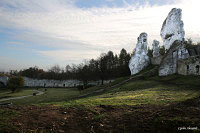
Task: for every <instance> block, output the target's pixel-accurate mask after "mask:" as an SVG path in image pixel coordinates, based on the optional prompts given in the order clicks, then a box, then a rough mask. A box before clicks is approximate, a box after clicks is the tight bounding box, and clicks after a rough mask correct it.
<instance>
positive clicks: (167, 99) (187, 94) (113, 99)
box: [56, 75, 200, 106]
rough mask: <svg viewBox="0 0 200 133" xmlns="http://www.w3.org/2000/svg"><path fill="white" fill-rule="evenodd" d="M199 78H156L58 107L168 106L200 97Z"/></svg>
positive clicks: (131, 83)
mask: <svg viewBox="0 0 200 133" xmlns="http://www.w3.org/2000/svg"><path fill="white" fill-rule="evenodd" d="M198 83H200V79H199V77H193V78H192V80H191V77H184V78H182V77H180V76H176V75H173V76H171V77H163V78H161V77H154V78H151V79H149V80H135V81H131V82H128V83H126V84H124V85H122V86H120V87H117V88H114V89H111V90H107V91H105V92H104V93H102V94H100V95H97V96H91V97H86V98H82V99H78V100H72V101H68V102H60V103H56V104H57V105H64V106H71V105H92V106H93V105H94V106H95V105H139V104H168V103H172V102H180V101H184V100H187V99H192V98H195V97H198V96H200V90H199V89H198V86H197V85H198Z"/></svg>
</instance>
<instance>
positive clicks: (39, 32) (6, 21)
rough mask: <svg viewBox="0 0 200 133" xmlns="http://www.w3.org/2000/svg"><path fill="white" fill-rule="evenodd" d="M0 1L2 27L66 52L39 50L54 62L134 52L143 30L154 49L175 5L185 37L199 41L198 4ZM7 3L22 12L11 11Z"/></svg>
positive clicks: (180, 1) (181, 1)
mask: <svg viewBox="0 0 200 133" xmlns="http://www.w3.org/2000/svg"><path fill="white" fill-rule="evenodd" d="M1 3H4V5H3V6H2V7H0V20H1V21H0V27H9V28H13V29H17V30H22V31H23V30H24V31H23V32H21V33H17V34H15V37H13V38H14V39H15V40H16V39H17V40H20V41H26V42H27V41H28V42H32V43H37V44H40V45H45V46H48V47H52V48H54V47H56V48H57V49H63V50H52V51H47V50H43V51H41V50H40V51H39V53H40V54H42V55H45V56H49V57H52V58H54V59H55V60H60V59H63V58H65V59H66V60H78V59H79V60H83V59H85V58H94V57H95V56H98V55H99V53H100V52H106V51H108V50H112V51H114V52H116V51H119V50H120V49H122V48H126V49H127V50H128V51H129V52H131V51H132V50H133V49H134V47H135V44H136V41H137V37H138V35H139V34H140V33H141V32H147V33H148V35H149V46H150V45H151V43H152V40H153V39H157V40H159V41H161V38H160V29H161V26H162V23H163V21H164V19H165V18H166V16H167V14H168V12H169V11H170V10H171V8H173V7H180V8H182V9H183V20H184V23H185V31H186V37H191V38H194V39H195V41H200V34H199V33H200V25H199V23H200V18H199V17H198V16H197V13H198V12H200V8H199V5H200V1H199V0H190V1H187V0H177V3H175V4H173V5H163V6H149V5H148V4H147V5H145V6H142V7H140V8H138V7H137V8H136V7H135V6H134V5H128V6H127V7H123V8H89V9H79V8H76V7H74V6H73V2H65V3H63V2H60V1H59V0H43V1H41V0H29V1H26V0H23V1H18V0H12V1H7V0H2V1H1V2H0V4H1ZM6 4H9V5H12V6H14V7H15V8H16V9H20V10H13V9H10V8H9V9H8V8H7V7H6ZM161 44H162V43H161ZM70 50H71V51H70ZM77 51H78V52H77ZM88 51H92V52H88ZM88 53H90V54H88Z"/></svg>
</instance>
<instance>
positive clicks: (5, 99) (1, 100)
mask: <svg viewBox="0 0 200 133" xmlns="http://www.w3.org/2000/svg"><path fill="white" fill-rule="evenodd" d="M34 91H36V95H37V96H38V95H42V94H44V92H43V91H38V90H34ZM31 96H33V95H26V96H19V97H11V98H4V99H0V102H4V101H8V100H15V99H23V98H26V97H31Z"/></svg>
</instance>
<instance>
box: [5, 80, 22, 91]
mask: <svg viewBox="0 0 200 133" xmlns="http://www.w3.org/2000/svg"><path fill="white" fill-rule="evenodd" d="M23 86H24V79H23V78H22V77H11V78H10V79H9V80H8V83H7V87H8V88H9V89H11V91H12V92H15V91H16V90H17V89H20V88H22V87H23Z"/></svg>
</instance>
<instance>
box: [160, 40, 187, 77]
mask: <svg viewBox="0 0 200 133" xmlns="http://www.w3.org/2000/svg"><path fill="white" fill-rule="evenodd" d="M188 57H189V54H188V52H187V49H186V48H185V44H184V43H183V42H181V41H175V42H174V43H173V44H172V46H171V47H170V49H169V50H168V51H167V53H166V54H165V55H164V57H163V59H162V61H161V64H160V67H159V76H167V75H170V74H174V73H178V70H177V68H178V67H179V66H178V60H182V59H186V58H188Z"/></svg>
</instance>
